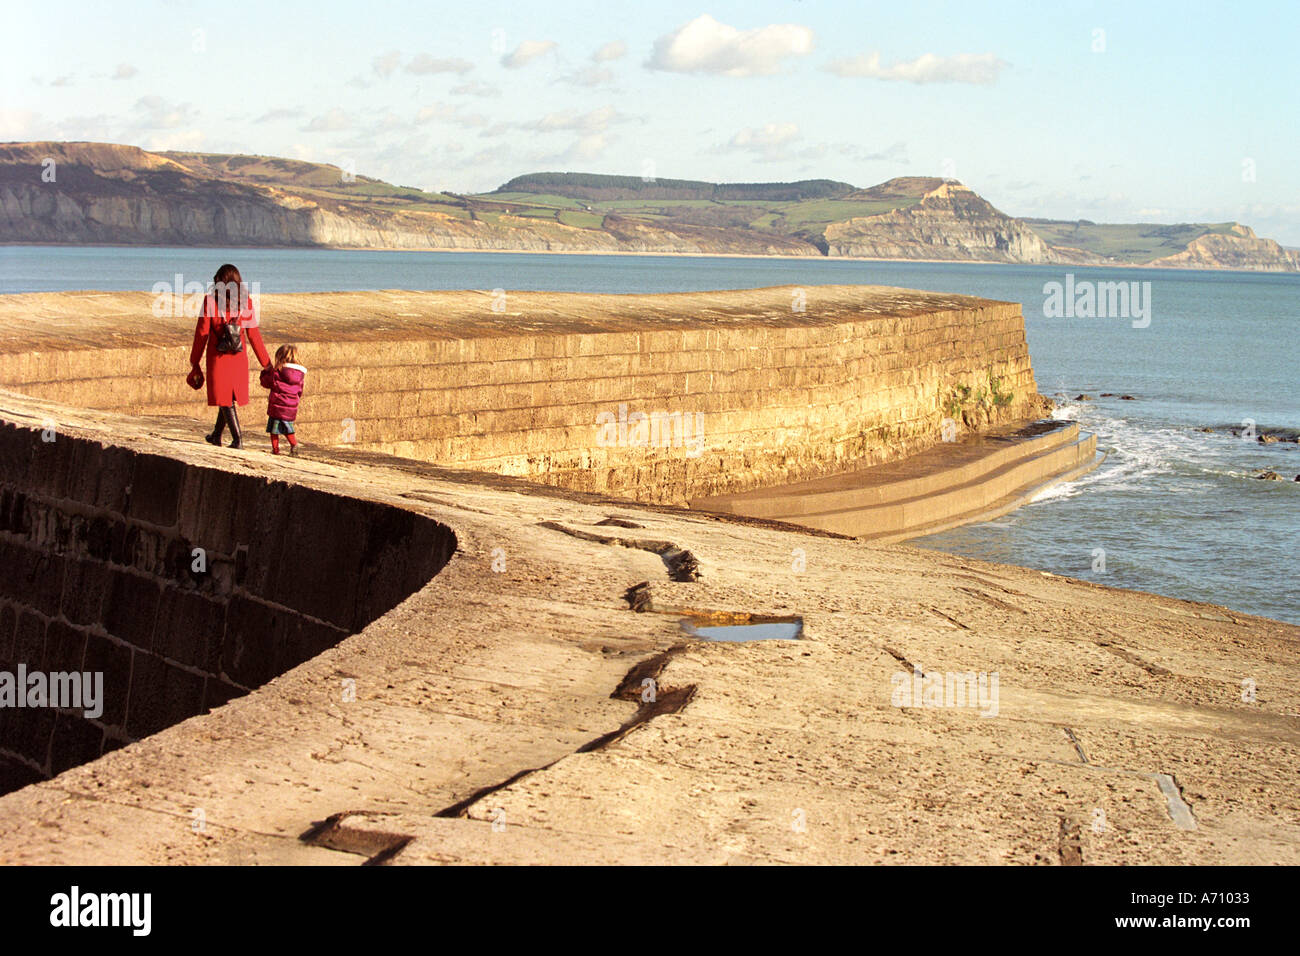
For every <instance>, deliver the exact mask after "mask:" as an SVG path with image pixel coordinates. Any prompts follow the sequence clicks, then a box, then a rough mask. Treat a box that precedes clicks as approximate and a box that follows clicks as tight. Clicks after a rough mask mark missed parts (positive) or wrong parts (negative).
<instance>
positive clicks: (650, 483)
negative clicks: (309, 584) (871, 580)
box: [0, 286, 1042, 503]
mask: <svg viewBox="0 0 1300 956" xmlns="http://www.w3.org/2000/svg"><path fill="white" fill-rule="evenodd" d="M0 299H3V300H4V301H0V383H2V384H3V385H4V387H7V388H11V389H14V390H16V391H20V392H23V393H25V394H28V395H31V396H34V397H37V398H45V399H52V400H55V401H59V402H62V403H65V404H69V405H74V406H80V407H87V408H101V409H109V410H113V411H120V412H124V413H127V414H142V415H183V416H187V417H189V416H196V415H200V414H202V415H204V416H205V417H206V412H207V410H206V409H205V408H204V406H203V404H202V400H201V398H199V397H197V396H196V395H195V394H194V393H193V392H191V391H189V390H188V389H187V388H186V387H185V384H184V380H183V378H184V372H185V370H186V362H187V354H188V351H187V348H186V345H185V343H186V341H187V339H188V336H189V334H190V332H191V329H192V320H187V319H185V318H183V317H179V316H177V317H171V318H165V319H156V318H154V317H153V316H152V315H150V309H151V306H152V303H151V302H150V299H149V297H147V296H145V295H143V294H138V293H122V294H116V295H110V294H100V293H96V294H90V293H62V294H51V295H31V296H4V297H0ZM164 311H166V310H164ZM262 313H263V321H262V324H263V334H264V335H265V336H266V339H267V344H268V347H270V348H271V349H272V350H273V349H274V347H275V346H276V345H277V344H278V343H280V342H284V341H292V342H295V343H297V344H298V346H299V360H300V362H301V363H302V364H304V365H306V366H307V368H308V370H309V371H308V375H307V385H306V392H305V395H304V399H303V403H302V409H301V411H300V417H299V423H300V426H301V428H300V431H301V434H302V435H303V438H304V440H305V441H306V442H308V443H319V444H328V445H336V444H355V445H357V446H359V447H362V448H367V449H370V450H375V451H381V452H386V453H391V454H396V455H400V456H403V457H409V458H417V459H420V460H423V461H429V462H434V463H437V464H440V465H447V466H452V467H464V468H473V469H479V470H484V471H492V472H497V473H502V474H510V475H516V476H520V477H525V478H528V479H530V480H533V481H538V482H542V483H545V484H551V485H558V486H562V487H566V488H572V489H575V490H581V491H594V492H601V493H609V494H616V495H621V496H625V497H630V498H635V499H637V500H641V501H653V502H667V503H684V502H685V501H687V500H690V499H693V498H703V497H709V496H713V495H718V494H728V493H735V492H738V491H744V490H747V489H750V488H755V487H764V486H770V485H778V484H784V483H788V482H791V481H799V480H803V479H807V478H814V477H819V476H822V475H827V474H833V473H836V472H839V471H843V470H846V469H848V468H853V467H861V466H864V465H871V464H877V463H880V462H884V461H890V460H893V459H896V458H900V457H903V456H906V455H909V454H912V453H914V452H916V451H919V450H922V449H924V448H927V447H929V446H931V445H933V444H935V443H937V442H939V440H940V438H941V432H942V427H943V421H944V419H945V418H946V417H951V418H953V419H955V420H956V421H957V422H958V424H959V425H962V426H969V427H970V428H974V429H980V428H984V427H987V426H989V425H992V424H997V423H1002V422H1011V421H1017V420H1023V419H1029V418H1036V417H1039V416H1040V415H1041V414H1042V405H1041V403H1040V400H1039V398H1038V395H1037V386H1036V383H1035V381H1034V374H1033V369H1032V368H1031V367H1030V361H1029V352H1028V348H1027V345H1026V342H1025V330H1024V319H1023V317H1022V315H1021V311H1020V306H1019V305H1017V304H1014V303H1006V302H993V301H989V300H986V299H977V298H973V297H970V296H958V295H947V294H939V293H926V292H913V291H909V290H903V289H888V288H882V287H875V286H817V287H809V288H807V289H798V288H788V287H778V288H769V289H745V290H735V291H725V292H708V293H679V294H672V295H589V294H578V293H540V292H521V293H515V292H510V293H505V292H501V293H500V294H499V295H498V294H489V293H477V292H391V291H390V292H369V293H329V294H310V295H282V296H265V297H264V305H263V310H262ZM34 342H35V343H37V344H36V345H35V346H34V345H33V343H34ZM251 394H252V396H253V399H252V403H251V404H250V406H249V410H248V411H247V413H246V414H247V418H248V420H249V421H251V422H254V423H255V424H254V425H253V430H254V431H260V426H261V424H262V423H263V422H264V419H263V418H262V416H263V415H264V414H265V398H264V396H265V394H266V393H265V391H263V390H262V389H260V388H259V387H258V386H257V384H256V379H254V383H253V386H252V389H251ZM639 416H644V418H639ZM638 422H640V423H641V424H638Z"/></svg>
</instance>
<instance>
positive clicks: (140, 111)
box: [131, 96, 198, 129]
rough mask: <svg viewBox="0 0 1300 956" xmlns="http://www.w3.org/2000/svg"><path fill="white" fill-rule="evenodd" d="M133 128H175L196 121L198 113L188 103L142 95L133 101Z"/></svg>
mask: <svg viewBox="0 0 1300 956" xmlns="http://www.w3.org/2000/svg"><path fill="white" fill-rule="evenodd" d="M134 112H135V118H134V119H133V120H132V122H131V126H132V127H133V128H134V129H177V128H179V127H181V126H186V125H189V124H191V123H193V122H195V121H196V119H197V118H198V113H197V111H195V109H194V107H192V106H191V105H190V104H189V103H170V102H168V101H167V100H165V99H163V98H162V97H161V96H142V97H140V99H138V100H136V101H135V108H134Z"/></svg>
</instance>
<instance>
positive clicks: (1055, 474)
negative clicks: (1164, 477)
mask: <svg viewBox="0 0 1300 956" xmlns="http://www.w3.org/2000/svg"><path fill="white" fill-rule="evenodd" d="M1103 457H1104V456H1099V455H1098V453H1097V439H1096V436H1094V435H1091V434H1088V433H1081V432H1080V431H1079V426H1078V425H1077V424H1076V423H1074V422H1057V421H1051V420H1044V421H1037V422H1032V423H1030V424H1027V425H1025V424H1021V425H1020V426H1018V427H1004V428H1000V429H997V430H995V431H993V432H990V433H987V434H984V435H973V436H969V437H967V438H965V439H963V440H961V441H957V442H950V443H944V444H941V445H936V446H934V447H932V448H930V449H928V450H926V451H924V452H921V453H919V454H917V455H914V456H912V457H911V458H908V459H905V460H903V461H898V462H892V463H889V464H885V465H878V466H875V467H872V468H864V469H859V470H856V471H851V472H845V473H842V474H838V475H831V476H828V477H826V478H820V479H816V480H814V481H803V482H798V483H795V484H788V485H781V486H778V487H774V488H763V489H757V490H755V491H750V492H746V493H744V494H738V495H721V496H717V497H713V498H702V499H698V500H696V501H692V502H691V506H692V507H694V508H698V509H700V510H702V511H712V512H718V513H723V514H739V515H746V516H748V517H752V518H769V519H773V520H777V521H789V522H791V523H794V524H799V525H803V526H804V527H808V528H817V529H819V530H822V531H834V532H837V533H839V534H848V535H853V536H854V537H859V538H866V539H871V540H876V541H882V542H888V541H901V540H904V539H906V538H914V537H919V536H921V535H925V534H933V533H935V532H937V531H943V530H945V529H947V528H952V527H956V526H957V525H961V524H969V523H970V522H973V521H984V520H988V519H991V518H994V517H996V516H998V515H1000V514H1005V513H1006V512H1008V511H1012V510H1014V509H1015V508H1018V507H1019V506H1020V505H1022V504H1025V503H1026V502H1028V501H1029V500H1030V499H1032V498H1033V496H1034V495H1035V494H1037V493H1039V492H1040V491H1042V490H1043V489H1044V488H1047V487H1050V486H1051V485H1053V484H1057V483H1059V482H1061V481H1068V480H1071V479H1074V478H1077V477H1079V476H1080V475H1083V474H1086V473H1087V472H1089V471H1091V470H1092V469H1093V468H1095V467H1096V466H1097V465H1098V464H1100V462H1101V460H1102V458H1103Z"/></svg>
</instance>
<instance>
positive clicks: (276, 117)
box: [253, 109, 303, 123]
mask: <svg viewBox="0 0 1300 956" xmlns="http://www.w3.org/2000/svg"><path fill="white" fill-rule="evenodd" d="M302 115H303V111H302V110H289V109H278V110H267V111H266V112H265V113H263V114H262V115H261V116H259V117H258V118H257V119H255V120H253V122H254V123H278V122H280V121H281V120H291V119H298V118H299V117H301V116H302Z"/></svg>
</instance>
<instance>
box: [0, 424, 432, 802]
mask: <svg viewBox="0 0 1300 956" xmlns="http://www.w3.org/2000/svg"><path fill="white" fill-rule="evenodd" d="M455 548H456V539H455V536H454V535H453V533H452V532H451V530H450V529H448V528H447V527H445V526H443V525H441V524H439V523H437V522H435V521H432V520H430V519H428V518H426V517H423V516H421V515H417V514H414V513H413V512H409V511H403V510H401V509H398V508H393V507H389V506H387V505H382V504H377V503H374V502H369V501H365V500H362V499H357V498H347V497H340V496H336V495H330V494H327V493H325V492H320V491H315V490H312V489H310V488H306V487H302V486H300V485H291V484H287V483H285V482H280V481H266V480H264V479H260V478H256V477H252V476H247V475H239V474H233V473H230V472H225V471H219V470H215V469H208V468H202V467H198V466H194V465H190V464H187V463H185V462H182V461H179V460H177V459H172V458H164V457H159V456H154V455H146V454H138V453H135V452H132V451H129V450H127V449H125V448H120V447H116V446H112V445H105V444H101V443H99V442H94V441H89V440H85V439H80V438H75V437H71V436H68V435H64V434H60V433H58V432H57V431H51V432H42V431H40V430H34V429H29V428H22V427H18V426H15V425H11V424H8V423H4V422H0V790H7V789H12V788H13V787H14V786H20V785H22V784H24V783H27V782H31V781H32V780H34V779H40V778H43V777H50V776H53V775H55V774H58V773H60V772H61V771H63V770H66V769H67V768H69V767H71V766H75V765H76V764H79V763H83V762H85V761H87V760H92V759H94V758H95V757H97V756H99V754H101V753H102V752H104V751H105V750H110V749H113V748H115V747H119V746H121V745H123V744H125V743H128V742H130V741H132V740H137V739H139V738H141V737H145V736H147V735H149V734H152V733H154V732H156V731H158V730H161V729H162V728H164V727H167V726H170V725H171V724H174V723H176V722H178V721H181V720H184V719H185V718H187V717H191V716H194V715H196V714H201V713H204V712H206V711H207V710H210V709H211V708H213V707H216V706H219V705H221V704H223V703H224V702H226V701H227V700H229V699H231V698H232V697H236V696H239V695H241V694H244V693H247V692H248V691H249V690H251V689H253V688H255V687H258V686H259V685H261V684H264V683H265V682H266V681H268V680H270V679H271V678H273V677H275V676H276V675H277V674H280V673H283V672H284V671H286V670H288V669H289V668H291V667H294V666H295V665H297V664H299V663H301V662H302V661H305V660H307V659H308V658H310V657H313V656H314V655H316V654H318V653H319V652H320V651H322V650H324V649H325V648H328V647H331V646H333V645H334V644H337V643H338V642H339V641H340V640H342V639H343V638H344V637H346V636H347V635H349V634H352V633H355V632H357V631H359V630H361V629H362V628H364V627H365V626H366V625H367V624H368V623H369V622H370V621H372V620H374V619H375V618H377V617H379V616H380V615H381V614H384V613H385V612H387V611H388V610H389V609H391V608H392V607H394V606H395V605H397V604H398V603H399V602H401V601H402V600H403V599H404V598H406V597H407V596H408V595H409V594H411V593H412V592H413V591H415V590H417V589H418V588H420V587H422V586H423V585H424V584H426V583H427V582H428V581H429V580H430V579H431V578H432V577H433V576H434V575H435V574H437V573H438V571H439V570H441V568H442V567H443V566H444V565H445V564H446V563H447V561H448V560H449V559H450V557H451V555H452V553H453V552H454V551H455ZM20 668H21V671H20ZM20 672H21V673H24V674H26V675H32V674H36V673H39V674H43V675H46V678H45V683H46V685H47V691H46V699H45V700H44V701H43V702H41V703H40V704H39V705H37V706H32V705H31V701H30V700H29V699H28V698H30V690H29V693H28V694H25V695H19V696H15V697H14V699H11V700H5V699H4V697H3V690H4V687H3V682H4V675H6V674H8V675H11V676H10V681H11V684H10V686H11V688H12V687H13V686H14V684H13V682H14V681H15V680H16V677H17V675H18V674H19V673H20ZM59 674H62V675H69V674H81V675H91V677H90V678H89V679H88V680H89V681H90V682H93V681H94V680H95V677H94V675H100V677H99V678H98V679H99V680H100V681H101V691H100V693H99V699H98V700H97V702H96V707H95V708H94V709H98V710H99V711H100V712H99V713H97V714H94V715H91V714H90V711H89V709H88V708H87V707H85V706H80V707H71V706H52V704H56V703H58V702H57V701H54V700H53V696H54V695H53V693H52V690H53V688H54V686H55V683H56V680H57V678H55V676H54V675H59ZM64 683H65V686H66V683H67V682H66V679H65V681H64ZM90 686H91V684H90V683H89V682H88V683H87V684H86V685H85V688H84V689H85V690H87V692H89V688H90ZM31 689H33V690H34V688H31ZM67 700H68V698H67V697H64V698H63V701H64V702H66V701H67ZM20 701H23V703H20ZM83 703H85V701H83ZM24 704H25V705H24Z"/></svg>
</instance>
